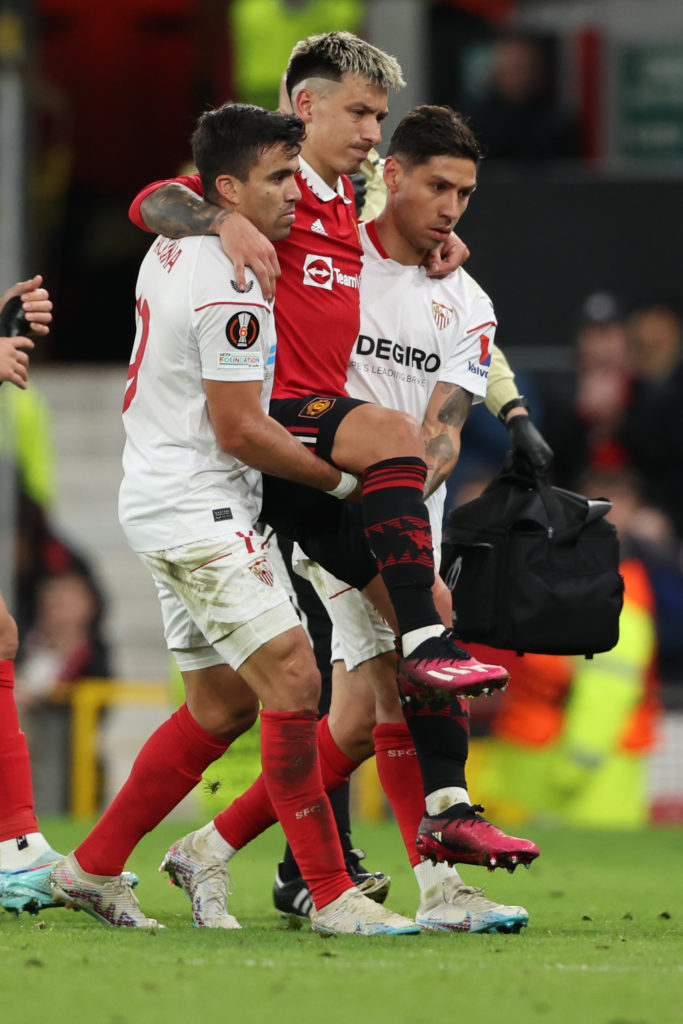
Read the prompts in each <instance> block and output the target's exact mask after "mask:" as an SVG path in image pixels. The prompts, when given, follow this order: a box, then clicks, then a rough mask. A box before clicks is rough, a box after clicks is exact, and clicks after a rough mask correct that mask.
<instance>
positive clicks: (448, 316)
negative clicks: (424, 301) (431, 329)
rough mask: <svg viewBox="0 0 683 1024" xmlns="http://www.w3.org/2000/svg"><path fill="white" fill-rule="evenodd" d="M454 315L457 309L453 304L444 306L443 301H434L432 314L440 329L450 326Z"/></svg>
mask: <svg viewBox="0 0 683 1024" xmlns="http://www.w3.org/2000/svg"><path fill="white" fill-rule="evenodd" d="M454 315H455V310H454V309H453V308H452V307H451V306H444V304H443V303H442V302H432V316H433V317H434V323H435V324H436V326H437V327H438V328H439V330H440V331H444V330H445V329H446V328H447V327H448V325H449V324H450V322H451V320H452V319H453V316H454Z"/></svg>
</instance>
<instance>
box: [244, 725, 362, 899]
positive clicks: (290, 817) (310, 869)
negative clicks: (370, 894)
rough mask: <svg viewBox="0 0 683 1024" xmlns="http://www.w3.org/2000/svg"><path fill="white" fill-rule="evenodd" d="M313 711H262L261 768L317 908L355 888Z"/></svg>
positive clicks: (268, 790)
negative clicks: (321, 761)
mask: <svg viewBox="0 0 683 1024" xmlns="http://www.w3.org/2000/svg"><path fill="white" fill-rule="evenodd" d="M317 724H318V723H317V721H316V714H315V712H313V711H262V712H261V763H262V764H263V780H264V783H265V786H266V790H267V792H268V795H269V797H270V800H271V803H272V805H273V807H274V809H275V811H276V812H277V816H278V818H279V819H280V823H281V825H282V828H283V830H284V833H285V835H286V836H287V841H288V842H289V845H290V846H291V848H292V852H293V854H294V857H295V859H296V862H297V864H298V865H299V869H300V871H301V874H302V876H303V878H304V880H305V881H306V884H307V885H308V888H309V889H310V892H311V896H312V897H313V903H314V905H315V907H316V908H317V909H320V908H321V907H324V906H327V904H328V903H331V902H332V900H335V899H336V898H337V897H338V896H341V894H342V893H343V892H345V891H346V890H347V889H351V888H352V887H353V883H352V881H351V879H350V878H349V875H348V872H347V870H346V867H345V864H344V854H343V853H342V848H341V843H340V841H339V835H338V832H337V825H336V822H335V820H334V815H333V813H332V808H331V807H330V801H329V800H328V798H327V795H326V793H325V790H324V789H323V780H322V775H321V773H320V765H319V762H318V743H317V736H316V733H317Z"/></svg>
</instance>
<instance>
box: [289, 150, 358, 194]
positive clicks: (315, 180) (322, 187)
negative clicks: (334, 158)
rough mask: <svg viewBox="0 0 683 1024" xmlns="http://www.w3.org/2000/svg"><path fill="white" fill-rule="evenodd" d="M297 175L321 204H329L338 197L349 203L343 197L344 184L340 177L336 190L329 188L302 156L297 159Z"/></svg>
mask: <svg viewBox="0 0 683 1024" xmlns="http://www.w3.org/2000/svg"><path fill="white" fill-rule="evenodd" d="M299 173H300V174H301V177H302V178H303V179H304V181H305V182H306V184H307V185H308V187H309V188H310V190H311V192H312V193H313V195H314V196H315V197H316V198H317V199H319V200H320V201H321V202H323V203H329V202H330V201H331V200H332V199H336V198H337V197H338V196H339V198H340V199H343V200H344V202H345V203H347V204H348V203H350V202H351V200H350V199H347V198H346V196H345V195H344V184H343V182H342V179H341V177H340V178H338V179H337V187H336V189H334V188H330V186H329V185H328V184H327V182H326V181H323V179H322V178H321V177H320V175H319V174H318V172H317V171H314V170H313V168H312V167H311V165H310V164H307V163H306V161H305V160H304V158H303V157H302V156H300V157H299Z"/></svg>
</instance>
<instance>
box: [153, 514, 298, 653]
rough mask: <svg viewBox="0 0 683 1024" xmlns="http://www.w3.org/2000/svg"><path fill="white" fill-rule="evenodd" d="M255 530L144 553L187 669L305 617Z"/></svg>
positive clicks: (170, 642) (253, 646)
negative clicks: (299, 615) (286, 588)
mask: <svg viewBox="0 0 683 1024" xmlns="http://www.w3.org/2000/svg"><path fill="white" fill-rule="evenodd" d="M266 548H267V543H266V541H264V539H263V537H261V536H260V535H259V534H258V533H256V532H255V531H254V530H243V531H241V532H240V533H235V534H234V535H227V536H223V537H221V538H220V539H217V540H210V541H206V540H204V541H195V542H193V543H192V544H184V545H181V546H180V547H176V548H172V549H170V550H166V551H152V552H150V551H146V552H142V553H139V555H140V558H141V559H142V561H143V562H144V563H145V565H146V566H147V567H148V568H149V570H150V571H151V573H152V576H153V577H154V581H155V583H156V587H157V592H158V594H159V600H160V603H161V614H162V618H163V622H164V636H165V638H166V644H167V646H168V648H169V650H171V651H172V652H173V654H174V655H175V658H176V661H177V662H178V666H179V668H180V669H181V671H186V670H187V671H189V670H191V669H198V668H208V667H210V666H211V665H220V664H225V663H227V664H228V665H230V667H231V668H233V669H235V671H237V670H238V669H239V667H240V665H242V663H243V662H245V661H246V660H247V658H248V657H250V655H252V654H253V653H254V652H255V651H257V650H258V649H259V647H262V646H263V645H264V644H266V643H268V641H269V640H273V639H274V638H275V637H276V636H279V635H280V634H281V633H284V632H285V631H286V630H288V629H292V628H293V627H294V626H300V625H301V623H300V621H299V618H298V616H297V614H296V612H295V610H294V608H293V606H292V603H291V601H290V600H289V597H288V596H287V593H286V592H285V590H284V587H283V586H282V583H281V582H280V578H279V576H278V574H277V573H276V572H275V571H274V569H273V567H272V565H271V564H270V562H269V560H268V556H267V554H266V550H265V549H266Z"/></svg>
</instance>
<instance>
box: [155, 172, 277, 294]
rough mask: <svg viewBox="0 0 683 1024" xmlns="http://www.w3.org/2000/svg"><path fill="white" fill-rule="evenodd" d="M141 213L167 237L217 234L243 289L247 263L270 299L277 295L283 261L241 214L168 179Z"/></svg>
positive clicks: (271, 245)
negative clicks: (280, 261) (276, 285)
mask: <svg viewBox="0 0 683 1024" xmlns="http://www.w3.org/2000/svg"><path fill="white" fill-rule="evenodd" d="M140 215H141V217H142V220H143V221H144V223H145V224H146V226H147V227H148V228H149V230H150V231H154V232H156V233H157V234H159V235H165V236H166V237H167V238H184V237H186V236H187V235H218V237H219V238H220V241H221V246H222V248H223V251H224V252H225V254H226V255H227V256H228V257H229V258H230V260H231V261H232V263H233V266H234V268H235V277H236V281H237V284H238V286H239V288H240V290H242V291H243V290H244V289H245V287H246V278H245V274H244V268H245V266H248V267H251V269H252V270H253V272H254V274H255V275H256V278H257V280H258V282H259V284H260V285H261V289H262V291H263V296H264V298H265V299H266V300H267V301H270V300H271V299H273V298H274V297H275V283H276V281H277V279H278V277H279V276H280V264H279V263H278V259H277V255H276V253H275V249H274V247H273V244H272V242H269V241H268V239H267V238H266V236H265V235H263V234H261V232H260V231H259V230H258V228H256V227H254V225H253V224H252V223H251V221H249V220H247V218H246V217H243V216H242V214H241V213H238V212H237V211H233V210H230V209H224V208H222V207H218V206H214V204H213V203H210V202H208V200H206V199H204V198H203V197H202V196H200V195H198V194H197V193H196V192H194V191H192V189H190V188H187V187H186V186H185V185H183V184H181V183H180V182H173V181H170V182H166V183H165V184H162V185H160V186H159V187H158V188H156V189H155V190H154V191H153V192H150V193H149V194H148V195H146V196H145V198H144V199H143V200H142V202H141V203H140Z"/></svg>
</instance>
